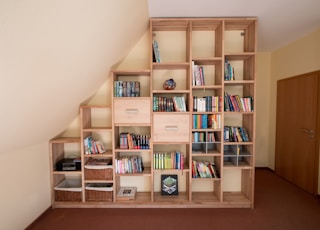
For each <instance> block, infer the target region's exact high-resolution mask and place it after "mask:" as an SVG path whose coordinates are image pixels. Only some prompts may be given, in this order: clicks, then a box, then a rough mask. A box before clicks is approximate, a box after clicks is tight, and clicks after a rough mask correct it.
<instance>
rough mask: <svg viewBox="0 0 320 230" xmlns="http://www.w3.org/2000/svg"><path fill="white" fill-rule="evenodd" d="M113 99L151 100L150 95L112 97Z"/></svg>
mask: <svg viewBox="0 0 320 230" xmlns="http://www.w3.org/2000/svg"><path fill="white" fill-rule="evenodd" d="M113 100H126V101H130V100H135V101H138V100H151V97H114V98H113Z"/></svg>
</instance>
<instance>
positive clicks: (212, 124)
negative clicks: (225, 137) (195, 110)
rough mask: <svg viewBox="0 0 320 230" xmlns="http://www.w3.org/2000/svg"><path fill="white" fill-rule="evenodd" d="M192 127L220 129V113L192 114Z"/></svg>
mask: <svg viewBox="0 0 320 230" xmlns="http://www.w3.org/2000/svg"><path fill="white" fill-rule="evenodd" d="M192 128H193V129H221V114H193V115H192Z"/></svg>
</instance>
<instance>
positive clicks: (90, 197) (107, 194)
mask: <svg viewBox="0 0 320 230" xmlns="http://www.w3.org/2000/svg"><path fill="white" fill-rule="evenodd" d="M85 200H86V201H88V202H112V201H113V185H112V184H111V183H88V184H86V186H85Z"/></svg>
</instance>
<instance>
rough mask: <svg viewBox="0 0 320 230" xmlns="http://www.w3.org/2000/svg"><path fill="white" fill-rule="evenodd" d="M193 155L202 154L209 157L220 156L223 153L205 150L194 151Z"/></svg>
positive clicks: (198, 155)
mask: <svg viewBox="0 0 320 230" xmlns="http://www.w3.org/2000/svg"><path fill="white" fill-rule="evenodd" d="M192 156H193V157H201V156H208V157H215V156H217V157H220V156H221V153H219V152H216V153H213V152H208V153H205V152H192Z"/></svg>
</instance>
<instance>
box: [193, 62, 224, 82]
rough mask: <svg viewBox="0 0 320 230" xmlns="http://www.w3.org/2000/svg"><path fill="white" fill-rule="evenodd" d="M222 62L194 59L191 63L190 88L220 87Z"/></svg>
mask: <svg viewBox="0 0 320 230" xmlns="http://www.w3.org/2000/svg"><path fill="white" fill-rule="evenodd" d="M222 63H223V62H222V60H210V59H208V60H205V59H194V60H193V61H192V72H191V78H192V86H221V85H222V76H223V64H222Z"/></svg>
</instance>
